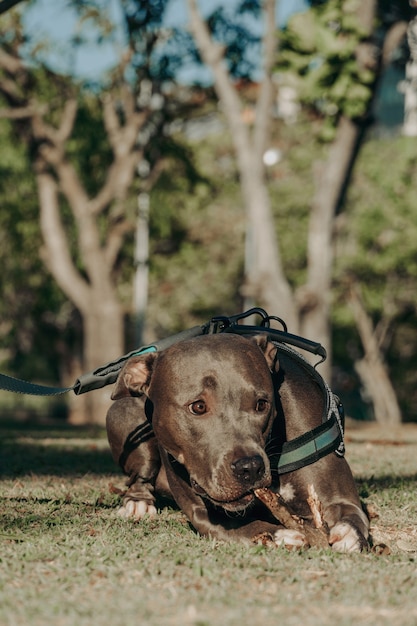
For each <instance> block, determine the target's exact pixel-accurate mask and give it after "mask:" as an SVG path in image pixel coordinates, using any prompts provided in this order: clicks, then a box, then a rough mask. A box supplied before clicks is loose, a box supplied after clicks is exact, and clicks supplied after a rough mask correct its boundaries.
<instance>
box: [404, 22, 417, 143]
mask: <svg viewBox="0 0 417 626" xmlns="http://www.w3.org/2000/svg"><path fill="white" fill-rule="evenodd" d="M407 40H408V47H409V48H410V59H409V61H408V63H407V65H406V68H405V81H404V88H403V90H404V125H403V134H404V135H406V136H407V137H417V17H415V18H414V19H413V20H411V22H410V24H409V25H408V30H407Z"/></svg>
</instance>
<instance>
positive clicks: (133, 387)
mask: <svg viewBox="0 0 417 626" xmlns="http://www.w3.org/2000/svg"><path fill="white" fill-rule="evenodd" d="M155 358H156V354H155V353H153V352H152V353H150V354H144V355H142V356H134V357H132V358H130V359H129V360H128V361H127V363H126V365H124V366H123V369H122V370H121V372H120V374H119V376H118V377H117V381H116V384H115V387H114V389H113V393H112V394H111V399H112V400H119V399H120V398H124V397H125V396H141V395H142V394H144V393H146V392H147V391H148V388H149V384H150V381H151V376H152V370H153V366H154V362H155Z"/></svg>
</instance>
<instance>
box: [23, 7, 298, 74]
mask: <svg viewBox="0 0 417 626" xmlns="http://www.w3.org/2000/svg"><path fill="white" fill-rule="evenodd" d="M225 2H230V3H234V0H208V2H207V0H206V3H207V4H208V6H210V9H211V10H212V9H213V7H214V6H215V4H216V3H217V4H219V5H220V4H221V5H223V6H224V5H225ZM101 3H102V5H103V8H104V9H105V10H106V11H107V13H108V15H109V17H110V19H111V21H112V22H113V24H114V26H115V28H114V34H113V37H112V41H111V42H107V43H104V44H101V45H98V44H97V42H96V36H97V31H96V30H95V29H94V26H93V22H92V20H86V21H85V22H84V23H83V24H81V25H80V24H79V22H78V20H77V17H76V15H75V13H74V11H73V10H72V9H71V7H70V6H69V4H68V2H67V1H66V0H36V2H35V3H33V4H30V5H29V6H28V7H27V8H26V9H24V11H23V19H24V24H25V28H26V31H27V33H28V34H29V35H30V36H31V37H34V40H35V43H36V42H42V43H44V42H48V43H47V45H46V46H45V47H44V49H43V51H42V52H41V53H40V54H41V56H43V58H44V59H47V60H48V63H49V64H50V65H51V67H52V68H53V69H54V70H55V71H59V72H63V73H70V74H73V75H75V76H77V77H78V78H80V79H83V80H95V79H97V77H98V76H100V75H101V74H103V73H104V72H106V70H109V69H110V68H111V67H112V66H113V65H114V64H115V62H116V60H117V58H119V57H120V53H121V51H122V49H123V43H124V33H123V28H122V26H121V9H120V4H119V0H101ZM201 5H202V7H203V11H204V0H203V2H202V3H201ZM307 6H308V5H307V1H306V0H279V1H278V14H277V22H279V23H280V24H284V23H285V22H286V20H287V19H288V16H289V15H290V14H291V13H294V12H298V11H302V10H304V9H305V8H306V7H307ZM186 23H187V9H186V0H170V4H169V7H168V10H167V14H166V25H167V26H168V27H169V26H181V25H185V24H186ZM77 35H81V36H82V38H83V41H84V43H83V45H82V46H79V47H77V48H76V47H74V46H73V45H72V43H71V42H72V41H73V39H74V37H76V36H77ZM38 54H39V53H38ZM200 71H201V70H200Z"/></svg>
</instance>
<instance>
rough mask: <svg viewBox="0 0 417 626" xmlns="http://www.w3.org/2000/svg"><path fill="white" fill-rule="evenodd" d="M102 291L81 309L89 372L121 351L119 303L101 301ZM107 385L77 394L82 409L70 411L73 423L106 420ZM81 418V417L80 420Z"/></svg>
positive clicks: (121, 331) (120, 312)
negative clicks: (86, 306)
mask: <svg viewBox="0 0 417 626" xmlns="http://www.w3.org/2000/svg"><path fill="white" fill-rule="evenodd" d="M102 298H103V294H101V293H94V292H92V294H91V298H90V305H89V307H88V309H87V308H86V309H84V312H83V326H84V362H83V368H84V372H83V373H87V372H91V371H93V370H95V369H96V368H97V367H100V366H102V365H105V364H106V363H108V362H109V361H114V360H115V359H117V358H118V357H120V356H121V355H122V354H123V353H124V315H123V310H122V307H121V305H120V304H119V303H118V302H117V300H116V299H115V298H114V297H113V298H107V299H106V302H103V301H102ZM111 392H112V388H111V387H110V386H107V387H104V388H103V389H98V390H94V391H90V392H88V393H86V394H82V395H81V396H78V397H77V401H78V402H77V404H78V405H82V409H83V411H82V413H83V415H82V414H81V411H79V410H76V409H77V407H76V406H75V403H73V409H75V410H76V413H75V414H74V413H72V415H70V421H71V422H72V423H77V421H78V423H85V422H88V423H89V424H100V425H103V424H104V423H105V418H106V413H107V410H108V408H109V406H110V404H111V399H110V396H111ZM80 418H81V421H80Z"/></svg>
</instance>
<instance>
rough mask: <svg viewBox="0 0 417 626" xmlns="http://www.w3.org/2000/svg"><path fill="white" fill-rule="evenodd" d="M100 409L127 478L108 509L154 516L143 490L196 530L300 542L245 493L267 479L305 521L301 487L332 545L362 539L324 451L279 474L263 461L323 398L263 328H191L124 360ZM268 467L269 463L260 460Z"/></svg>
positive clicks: (345, 473) (345, 470) (306, 421)
mask: <svg viewBox="0 0 417 626" xmlns="http://www.w3.org/2000/svg"><path fill="white" fill-rule="evenodd" d="M112 398H113V399H114V400H116V402H114V403H113V404H112V406H111V407H110V410H109V412H108V414H107V433H108V439H109V443H110V447H111V451H112V454H113V458H114V459H115V461H116V462H118V463H119V464H120V466H121V467H122V470H123V471H124V473H125V474H127V475H128V476H129V479H128V482H127V485H128V489H127V491H126V493H125V495H124V499H123V506H122V508H121V509H120V514H121V515H123V516H126V517H132V518H134V519H137V520H139V519H141V518H142V517H143V516H144V515H155V514H156V508H155V494H156V493H159V494H162V495H165V496H167V495H168V496H170V497H172V498H173V499H174V500H175V502H176V503H177V505H178V506H179V507H180V509H182V511H183V512H184V513H185V514H186V515H187V517H188V519H189V520H190V522H191V524H192V526H193V527H194V528H195V529H196V530H197V531H198V532H199V533H201V534H202V535H206V536H210V537H213V538H216V539H220V540H238V541H245V542H251V541H252V540H253V538H254V537H256V536H258V535H260V534H264V533H266V534H267V535H269V536H270V537H271V538H272V539H273V541H274V542H275V543H276V544H277V545H281V544H284V545H287V546H297V547H301V546H303V545H305V543H306V541H305V537H304V536H303V533H302V532H300V531H298V530H290V529H284V528H283V527H282V526H281V525H280V524H279V522H278V521H277V520H276V519H274V518H273V517H272V516H271V514H270V513H269V511H268V510H267V509H266V507H265V506H264V505H262V504H261V503H260V502H259V501H258V500H257V498H256V497H255V495H254V490H255V489H258V488H262V487H269V488H270V489H272V490H274V491H275V492H280V493H281V495H282V496H283V498H284V499H285V500H286V502H287V503H288V505H289V506H290V507H291V509H292V511H293V512H294V513H295V514H297V515H299V516H301V517H303V518H306V519H308V518H309V519H311V511H310V508H309V507H308V504H307V497H308V491H307V490H308V485H311V484H313V485H314V488H315V490H316V492H317V495H318V497H319V500H320V501H321V504H322V509H323V517H324V520H325V521H326V522H327V524H328V526H329V528H330V535H329V544H330V545H331V546H332V548H333V549H334V550H337V551H345V552H351V551H360V550H363V549H366V547H367V546H368V542H367V538H368V529H369V523H368V519H367V517H366V515H365V514H364V512H363V510H362V507H361V504H360V500H359V497H358V493H357V490H356V486H355V483H354V480H353V477H352V473H351V471H350V468H349V466H348V464H347V462H346V460H345V459H344V458H341V457H340V456H337V455H336V454H335V453H334V452H331V453H329V454H327V455H325V456H324V457H323V458H321V459H319V460H318V461H316V462H314V463H312V464H309V465H307V466H305V467H302V468H300V469H297V470H296V471H292V472H291V471H290V472H288V473H286V474H284V475H279V474H278V472H277V471H276V470H274V469H273V463H272V464H271V459H273V457H274V455H276V454H277V452H279V450H280V449H281V448H282V445H283V443H284V442H285V441H290V440H293V439H295V438H297V437H299V436H300V435H302V434H303V433H306V432H307V431H310V430H312V429H313V428H315V427H316V426H318V425H319V424H320V423H321V422H322V420H323V411H324V410H325V407H324V404H325V398H324V397H323V392H322V389H321V388H320V386H319V385H318V384H317V382H316V380H315V379H314V378H313V377H312V376H309V375H308V374H306V370H305V368H303V367H302V365H301V364H300V363H299V362H298V361H297V360H294V359H291V358H290V356H289V355H288V354H286V353H283V352H281V351H280V350H279V347H278V346H277V344H275V343H273V342H271V341H269V340H268V338H267V337H266V336H265V335H258V336H256V337H251V338H246V337H242V336H240V335H237V334H218V335H206V336H200V337H196V338H193V339H189V340H184V341H181V342H179V343H177V344H174V345H172V346H170V347H169V348H167V349H165V350H163V351H161V352H156V353H148V354H143V355H140V356H136V357H132V358H131V359H129V360H128V361H127V363H126V365H125V366H124V367H123V369H122V370H121V372H120V374H119V376H118V379H117V382H116V385H115V388H114V391H113V395H112ZM271 465H272V467H271Z"/></svg>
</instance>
